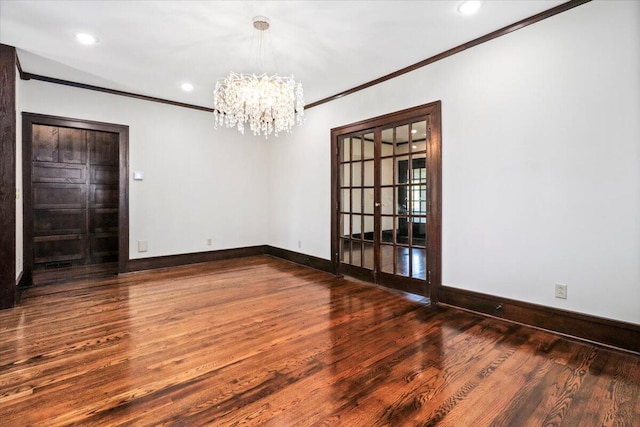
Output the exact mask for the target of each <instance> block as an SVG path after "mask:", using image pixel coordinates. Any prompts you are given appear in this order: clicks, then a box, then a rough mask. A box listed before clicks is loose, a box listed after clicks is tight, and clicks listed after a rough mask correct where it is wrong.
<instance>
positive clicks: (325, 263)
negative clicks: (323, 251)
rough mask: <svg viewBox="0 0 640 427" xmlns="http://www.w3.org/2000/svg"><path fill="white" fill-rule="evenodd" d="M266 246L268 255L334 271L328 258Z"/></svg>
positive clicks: (328, 271) (318, 268)
mask: <svg viewBox="0 0 640 427" xmlns="http://www.w3.org/2000/svg"><path fill="white" fill-rule="evenodd" d="M266 248H267V252H266V254H267V255H271V256H273V257H276V258H281V259H284V260H287V261H291V262H295V263H296V264H300V265H305V266H307V267H311V268H315V269H316V270H320V271H326V272H327V273H332V274H333V273H334V271H333V264H332V263H331V261H330V260H328V259H323V258H318V257H315V256H312V255H306V254H301V253H299V252H293V251H290V250H287V249H281V248H276V247H273V246H267V247H266Z"/></svg>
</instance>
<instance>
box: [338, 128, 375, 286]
mask: <svg viewBox="0 0 640 427" xmlns="http://www.w3.org/2000/svg"><path fill="white" fill-rule="evenodd" d="M339 150H340V152H339V154H340V159H339V169H340V182H339V187H340V213H339V218H340V219H339V220H340V224H339V229H340V242H339V251H340V262H341V263H343V264H347V265H351V266H354V267H359V268H362V269H365V270H367V271H370V272H371V275H372V276H373V273H374V271H375V269H376V263H375V250H374V237H375V236H376V233H375V216H374V215H375V200H374V199H375V186H374V184H375V139H374V133H373V132H368V133H361V134H356V135H349V136H345V137H342V138H341V139H340V140H339Z"/></svg>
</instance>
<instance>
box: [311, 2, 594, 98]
mask: <svg viewBox="0 0 640 427" xmlns="http://www.w3.org/2000/svg"><path fill="white" fill-rule="evenodd" d="M590 1H591V0H571V1H568V2H566V3H563V4H561V5H559V6H556V7H553V8H551V9H549V10H545V11H544V12H540V13H538V14H536V15H533V16H531V17H529V18H526V19H523V20H521V21H518V22H516V23H515V24H511V25H508V26H506V27H503V28H501V29H499V30H496V31H493V32H491V33H489V34H486V35H484V36H482V37H478V38H477V39H474V40H471V41H469V42H467V43H464V44H461V45H459V46H456V47H454V48H452V49H449V50H446V51H444V52H442V53H439V54H437V55H434V56H432V57H430V58H427V59H423V60H422V61H420V62H416V63H415V64H413V65H409V66H408V67H405V68H402V69H400V70H398V71H394V72H393V73H389V74H386V75H384V76H382V77H378V78H377V79H375V80H371V81H369V82H367V83H363V84H361V85H359V86H356V87H354V88H351V89H347V90H345V91H342V92H340V93H337V94H335V95H332V96H328V97H326V98H323V99H320V100H319V101H315V102H312V103H310V104H307V105H306V106H305V109H307V110H308V109H310V108H313V107H317V106H318V105H322V104H325V103H327V102H330V101H335V100H337V99H340V98H343V97H345V96H347V95H351V94H352V93H355V92H359V91H361V90H364V89H367V88H370V87H371V86H375V85H377V84H379V83H382V82H386V81H387V80H391V79H394V78H396V77H398V76H401V75H403V74H407V73H410V72H411V71H415V70H417V69H418V68H422V67H425V66H427V65H429V64H433V63H434V62H437V61H440V60H442V59H445V58H448V57H450V56H452V55H455V54H456V53H460V52H462V51H465V50H467V49H470V48H472V47H475V46H478V45H480V44H482V43H486V42H488V41H491V40H493V39H496V38H498V37H502V36H504V35H507V34H509V33H512V32H514V31H517V30H519V29H521V28H524V27H527V26H529V25H531V24H535V23H536V22H540V21H542V20H544V19H547V18H550V17H552V16H555V15H557V14H559V13H562V12H566V11H567V10H570V9H573V8H574V7H577V6H580V5H582V4H585V3H589V2H590Z"/></svg>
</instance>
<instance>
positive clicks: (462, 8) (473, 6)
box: [458, 0, 482, 15]
mask: <svg viewBox="0 0 640 427" xmlns="http://www.w3.org/2000/svg"><path fill="white" fill-rule="evenodd" d="M480 6H482V2H481V1H480V0H468V1H463V2H462V3H460V5H459V6H458V12H460V13H462V14H463V15H473V14H474V13H476V12H477V11H478V10H479V9H480Z"/></svg>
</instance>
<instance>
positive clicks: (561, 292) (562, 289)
mask: <svg viewBox="0 0 640 427" xmlns="http://www.w3.org/2000/svg"><path fill="white" fill-rule="evenodd" d="M556 298H562V299H567V285H563V284H562V283H556Z"/></svg>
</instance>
